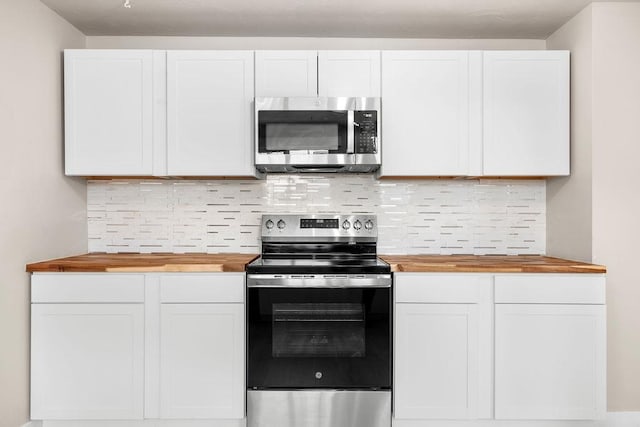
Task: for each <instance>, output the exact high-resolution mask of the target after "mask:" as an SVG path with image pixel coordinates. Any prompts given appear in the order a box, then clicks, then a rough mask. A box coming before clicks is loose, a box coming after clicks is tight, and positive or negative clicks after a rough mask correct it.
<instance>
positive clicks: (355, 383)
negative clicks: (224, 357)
mask: <svg viewBox="0 0 640 427" xmlns="http://www.w3.org/2000/svg"><path fill="white" fill-rule="evenodd" d="M376 242H377V221H376V217H375V216H373V215H264V216H263V217H262V255H261V256H260V257H259V258H258V259H256V260H255V261H253V262H252V263H250V264H249V265H248V266H247V301H248V303H247V352H248V355H247V387H248V390H247V418H248V427H390V425H391V357H392V351H391V350H392V349H391V318H392V316H391V314H392V304H391V302H392V294H391V272H390V268H389V265H388V264H387V263H385V262H384V261H382V260H380V259H379V258H378V257H377V255H376Z"/></svg>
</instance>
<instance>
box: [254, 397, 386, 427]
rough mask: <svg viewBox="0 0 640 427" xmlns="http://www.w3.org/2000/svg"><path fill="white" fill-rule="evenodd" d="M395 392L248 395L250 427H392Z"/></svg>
mask: <svg viewBox="0 0 640 427" xmlns="http://www.w3.org/2000/svg"><path fill="white" fill-rule="evenodd" d="M390 425H391V392H390V391H368V390H357V391H356V390H354V391H351V390H349V391H347V390H269V391H256V390H249V391H248V392H247V427H300V426H304V427H325V426H331V427H389V426H390Z"/></svg>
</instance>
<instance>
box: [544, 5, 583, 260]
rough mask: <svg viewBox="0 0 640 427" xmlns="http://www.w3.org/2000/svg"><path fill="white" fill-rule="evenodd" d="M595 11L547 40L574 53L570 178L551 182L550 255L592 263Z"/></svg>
mask: <svg viewBox="0 0 640 427" xmlns="http://www.w3.org/2000/svg"><path fill="white" fill-rule="evenodd" d="M591 33H592V6H591V5H589V6H587V7H586V8H585V9H583V10H582V11H581V12H580V13H579V14H577V15H576V16H575V17H573V18H572V19H571V20H570V21H569V22H567V23H566V24H565V25H564V26H562V27H561V28H560V29H559V30H558V31H556V32H555V33H554V34H552V35H551V37H549V39H548V40H547V49H562V50H570V51H571V176H569V177H563V178H552V179H549V180H548V181H547V254H549V255H553V256H557V257H561V258H571V259H576V260H580V261H587V262H590V261H591V255H592V254H591V236H592V233H591V179H592V172H591V151H592V147H591V109H592V102H591V92H592V90H591V85H592V77H591V74H592V73H591V61H592V40H591Z"/></svg>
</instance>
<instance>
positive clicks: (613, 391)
mask: <svg viewBox="0 0 640 427" xmlns="http://www.w3.org/2000/svg"><path fill="white" fill-rule="evenodd" d="M547 46H548V47H549V48H554V49H557V48H563V49H570V50H571V51H572V73H571V78H572V128H571V131H572V168H573V170H572V174H571V177H569V178H563V179H554V180H551V181H550V183H549V185H548V188H547V198H548V207H547V230H548V238H547V251H548V254H550V255H556V256H565V257H569V258H572V257H574V256H575V257H580V258H582V259H585V260H589V259H591V260H592V261H593V262H594V263H597V264H604V265H606V266H607V324H608V331H607V332H608V344H607V349H608V355H607V360H608V384H607V399H608V410H609V411H613V412H620V411H640V326H639V325H640V309H639V307H640V306H639V302H640V278H639V276H638V274H637V271H636V270H637V269H636V266H635V263H636V262H637V255H638V242H640V225H639V224H638V218H640V175H639V174H638V171H640V168H639V167H638V158H640V4H638V3H622V2H611V3H609V2H608V3H593V5H592V6H589V7H587V8H586V9H585V10H583V11H582V12H580V14H578V15H577V16H576V17H575V18H573V19H572V20H571V21H569V22H568V23H567V24H565V25H564V26H563V27H562V28H560V29H559V30H558V31H557V32H556V33H555V34H553V35H552V36H551V37H550V38H549V40H548V43H547ZM587 236H589V238H587Z"/></svg>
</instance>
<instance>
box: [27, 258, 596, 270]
mask: <svg viewBox="0 0 640 427" xmlns="http://www.w3.org/2000/svg"><path fill="white" fill-rule="evenodd" d="M256 257H257V255H254V254H86V255H78V256H72V257H68V258H60V259H54V260H50V261H44V262H37V263H33V264H29V265H27V271H29V272H32V273H40V272H116V273H153V272H243V271H244V270H245V265H246V264H248V263H250V262H251V261H253V260H254V259H255V258H256ZM380 257H381V258H382V259H383V260H385V261H386V262H388V263H389V264H390V265H391V270H392V271H394V272H415V273H422V272H425V273H426V272H449V273H606V271H607V269H606V268H605V267H603V266H601V265H593V264H586V263H583V262H579V261H569V260H565V259H560V258H552V257H546V256H525V255H520V256H495V255H381V256H380Z"/></svg>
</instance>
